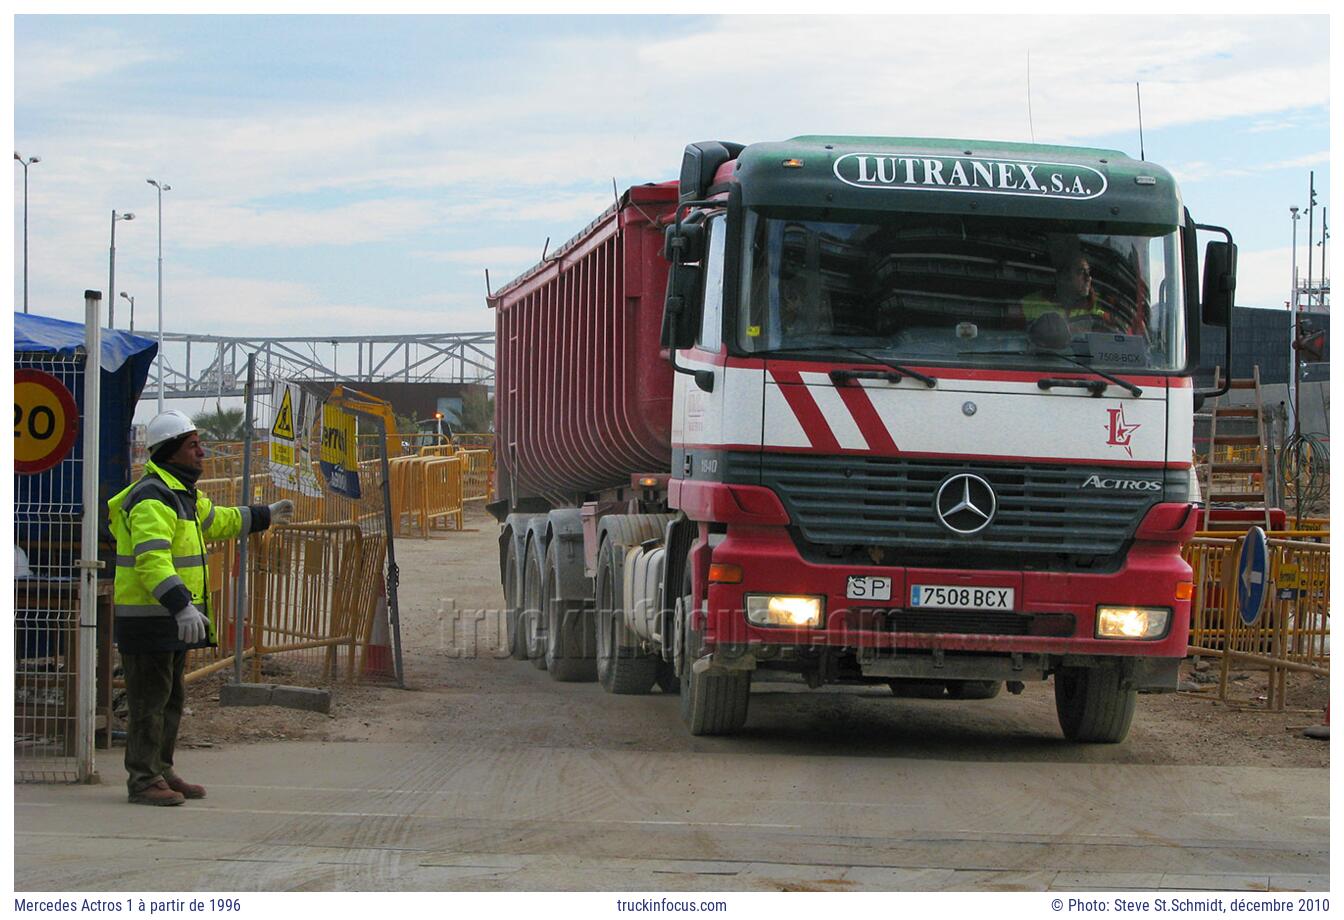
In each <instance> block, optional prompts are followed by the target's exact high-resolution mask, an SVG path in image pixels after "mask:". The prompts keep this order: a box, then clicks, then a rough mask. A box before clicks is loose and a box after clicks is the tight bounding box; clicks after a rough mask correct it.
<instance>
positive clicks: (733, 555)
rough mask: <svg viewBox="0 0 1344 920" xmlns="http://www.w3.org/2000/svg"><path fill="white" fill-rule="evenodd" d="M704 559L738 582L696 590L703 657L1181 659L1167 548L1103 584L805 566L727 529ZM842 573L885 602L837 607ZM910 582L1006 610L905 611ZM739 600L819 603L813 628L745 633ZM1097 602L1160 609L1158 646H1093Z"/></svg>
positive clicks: (1172, 547)
mask: <svg viewBox="0 0 1344 920" xmlns="http://www.w3.org/2000/svg"><path fill="white" fill-rule="evenodd" d="M711 559H712V561H713V562H714V563H727V564H731V565H736V566H740V567H741V571H742V581H741V582H740V583H739V584H711V585H709V586H708V604H707V605H706V606H705V607H703V608H701V609H704V610H706V620H705V623H704V626H703V629H704V636H705V645H706V648H707V649H709V650H713V649H715V648H718V647H723V646H729V647H732V648H733V649H735V650H737V651H739V652H740V651H751V650H752V649H753V648H759V647H769V648H771V649H780V648H819V647H830V648H847V649H854V650H856V651H861V650H870V649H878V650H889V651H891V652H896V651H899V650H930V651H932V650H941V651H943V652H966V653H998V654H1008V653H1023V654H1033V653H1034V654H1048V655H1052V656H1065V655H1084V656H1106V657H1112V656H1117V657H1127V656H1134V657H1168V658H1180V657H1183V656H1184V655H1185V652H1186V646H1187V638H1188V632H1189V624H1190V601H1189V600H1178V599H1177V588H1178V585H1180V584H1181V583H1183V582H1187V583H1188V582H1189V581H1190V579H1191V570H1190V567H1189V565H1188V564H1187V563H1186V562H1185V561H1184V560H1183V559H1182V558H1181V556H1180V546H1179V543H1174V542H1166V541H1163V542H1156V541H1144V540H1136V541H1135V543H1134V544H1133V546H1132V548H1131V550H1130V552H1129V554H1128V556H1127V557H1126V559H1125V562H1124V564H1123V566H1122V567H1121V568H1120V570H1119V571H1116V572H1111V573H1106V574H1077V573H1062V572H1022V571H1008V570H1002V571H981V570H962V569H957V568H955V567H952V566H949V567H946V568H922V567H921V568H914V567H903V566H863V567H856V566H850V565H819V564H814V563H811V562H808V561H807V560H805V559H803V558H802V556H801V555H800V554H799V552H798V550H797V548H796V547H795V546H794V544H793V542H792V540H790V538H789V536H788V533H787V532H786V531H785V529H784V528H782V527H729V529H728V534H727V537H726V538H725V539H724V540H723V541H722V542H721V543H719V544H717V545H716V546H714V547H713V550H712V556H711ZM850 575H867V576H882V577H885V578H889V579H891V583H892V589H891V599H890V600H882V601H872V600H864V601H859V600H852V599H848V598H847V597H846V580H847V577H848V576H850ZM915 584H940V585H956V586H962V587H972V588H973V587H992V588H1012V589H1013V591H1014V598H1015V603H1014V606H1013V609H1012V610H1011V611H1005V612H988V611H974V610H964V611H960V610H939V611H936V612H933V613H930V612H926V611H923V610H910V609H907V605H908V601H909V597H910V586H911V585H915ZM748 594H801V595H821V596H824V597H825V599H826V607H825V615H824V618H823V625H822V626H821V627H819V628H785V627H762V626H756V625H753V624H751V623H749V622H747V618H746V614H745V607H746V603H745V596H746V595H748ZM1101 604H1116V605H1127V606H1140V607H1166V608H1170V609H1171V611H1172V616H1171V620H1170V624H1169V626H1168V628H1167V631H1166V633H1165V634H1164V635H1163V636H1162V637H1160V638H1155V639H1148V640H1125V639H1098V638H1096V637H1095V629H1096V610H1097V607H1098V605H1101Z"/></svg>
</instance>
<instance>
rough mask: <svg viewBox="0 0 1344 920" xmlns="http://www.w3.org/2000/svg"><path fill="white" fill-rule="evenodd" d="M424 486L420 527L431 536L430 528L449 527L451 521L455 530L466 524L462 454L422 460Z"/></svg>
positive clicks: (421, 471) (422, 531)
mask: <svg viewBox="0 0 1344 920" xmlns="http://www.w3.org/2000/svg"><path fill="white" fill-rule="evenodd" d="M419 462H420V473H421V477H422V481H423V486H422V489H421V492H420V495H421V501H422V502H423V504H422V506H421V508H420V530H421V533H422V534H423V535H424V536H426V537H428V536H429V531H430V528H435V529H444V530H446V529H447V528H448V524H449V522H450V521H451V522H452V524H453V528H454V529H455V530H461V529H462V527H463V524H462V460H461V459H460V458H459V457H444V458H440V459H434V458H429V457H426V458H424V459H421V460H420V461H419Z"/></svg>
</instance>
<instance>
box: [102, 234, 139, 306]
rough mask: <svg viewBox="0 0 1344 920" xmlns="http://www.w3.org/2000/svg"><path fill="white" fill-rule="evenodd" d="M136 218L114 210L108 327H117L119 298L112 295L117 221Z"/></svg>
mask: <svg viewBox="0 0 1344 920" xmlns="http://www.w3.org/2000/svg"><path fill="white" fill-rule="evenodd" d="M119 220H135V215H134V214H131V213H129V212H127V213H125V214H118V213H117V212H116V211H115V210H114V211H113V212H112V238H111V242H110V244H109V245H108V247H107V328H109V329H115V328H117V322H116V314H117V298H115V297H113V296H112V292H113V291H115V290H116V289H117V285H116V280H117V221H119Z"/></svg>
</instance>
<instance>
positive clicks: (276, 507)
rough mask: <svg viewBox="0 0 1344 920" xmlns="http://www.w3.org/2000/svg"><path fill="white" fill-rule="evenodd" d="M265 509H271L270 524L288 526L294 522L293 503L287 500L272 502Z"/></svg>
mask: <svg viewBox="0 0 1344 920" xmlns="http://www.w3.org/2000/svg"><path fill="white" fill-rule="evenodd" d="M267 507H268V508H270V509H271V523H272V524H288V523H289V522H290V521H292V520H294V503H293V502H292V501H290V500H289V499H287V498H282V499H280V500H279V501H278V502H273V503H272V504H270V505H268V506H267Z"/></svg>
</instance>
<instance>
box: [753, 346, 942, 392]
mask: <svg viewBox="0 0 1344 920" xmlns="http://www.w3.org/2000/svg"><path fill="white" fill-rule="evenodd" d="M831 350H839V351H848V352H851V353H853V354H856V355H858V356H859V357H861V358H864V359H866V360H868V361H871V362H873V363H874V364H881V365H883V366H884V367H889V368H891V371H851V370H841V369H838V368H837V369H836V370H833V371H831V372H830V374H829V376H830V378H831V383H841V382H842V381H845V380H886V381H888V382H890V383H898V382H900V380H901V379H902V378H903V377H913V378H915V379H916V380H918V381H920V382H921V383H923V384H924V385H925V386H926V387H936V386H937V385H938V378H937V377H930V376H929V375H928V374H922V373H920V372H919V371H916V370H911V369H910V368H908V367H906V366H905V365H904V364H897V363H896V362H895V361H888V360H887V359H886V358H879V357H878V356H877V355H872V354H869V353H868V352H866V351H863V350H862V349H859V348H855V347H854V346H853V345H842V344H840V343H839V342H825V343H822V342H811V343H809V344H807V345H782V346H780V347H779V348H771V349H768V350H766V351H758V352H756V354H757V355H770V354H781V353H783V354H787V353H788V352H791V351H831ZM892 371H894V372H895V373H892Z"/></svg>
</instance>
